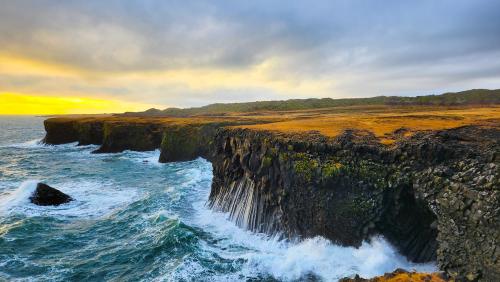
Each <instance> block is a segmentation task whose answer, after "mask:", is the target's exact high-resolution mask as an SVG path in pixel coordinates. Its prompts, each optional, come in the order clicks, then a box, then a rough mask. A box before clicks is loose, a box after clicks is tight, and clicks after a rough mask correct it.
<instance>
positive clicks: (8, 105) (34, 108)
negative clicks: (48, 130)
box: [0, 93, 155, 115]
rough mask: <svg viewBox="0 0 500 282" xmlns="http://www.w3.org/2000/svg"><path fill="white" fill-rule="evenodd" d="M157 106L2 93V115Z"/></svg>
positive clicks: (94, 112)
mask: <svg viewBox="0 0 500 282" xmlns="http://www.w3.org/2000/svg"><path fill="white" fill-rule="evenodd" d="M154 106H155V105H148V104H141V103H130V102H123V101H116V100H106V99H93V98H83V97H52V96H37V95H24V94H14V93H0V114H3V115H23V114H43V115H46V114H97V113H117V112H125V111H143V110H146V109H148V108H151V107H154Z"/></svg>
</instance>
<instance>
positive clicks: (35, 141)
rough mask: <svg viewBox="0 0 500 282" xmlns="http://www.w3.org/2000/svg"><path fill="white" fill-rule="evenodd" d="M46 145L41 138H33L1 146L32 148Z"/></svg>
mask: <svg viewBox="0 0 500 282" xmlns="http://www.w3.org/2000/svg"><path fill="white" fill-rule="evenodd" d="M43 146H46V145H45V144H44V143H43V142H42V140H41V139H33V140H30V141H27V142H21V143H14V144H7V145H2V146H0V147H2V148H21V149H30V148H39V147H43Z"/></svg>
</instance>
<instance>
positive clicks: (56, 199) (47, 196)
mask: <svg viewBox="0 0 500 282" xmlns="http://www.w3.org/2000/svg"><path fill="white" fill-rule="evenodd" d="M30 201H31V202H32V203H33V204H35V205H39V206H59V205H62V204H65V203H69V202H71V201H73V198H71V197H70V196H68V195H66V194H64V193H63V192H61V191H59V190H57V189H55V188H52V187H50V186H49V185H47V184H44V183H38V184H37V185H36V189H35V191H34V192H33V194H32V195H31V197H30Z"/></svg>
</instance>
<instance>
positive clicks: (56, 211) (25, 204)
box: [0, 180, 138, 217]
mask: <svg viewBox="0 0 500 282" xmlns="http://www.w3.org/2000/svg"><path fill="white" fill-rule="evenodd" d="M37 183H38V181H36V180H29V181H25V182H23V183H22V184H21V185H20V186H19V187H18V188H17V189H15V190H14V191H12V192H8V193H7V194H6V195H3V196H0V212H2V213H20V214H24V215H27V216H66V217H96V216H103V215H106V214H109V213H111V212H112V211H114V210H116V209H119V208H121V207H123V206H125V205H127V204H128V203H131V202H133V201H135V200H137V199H138V191H137V190H136V189H133V188H123V189H119V188H117V187H115V185H113V184H112V183H104V182H92V181H83V182H66V183H55V184H52V183H51V185H53V186H54V187H56V188H57V189H58V190H61V191H62V192H64V193H66V194H68V195H70V196H71V197H72V198H73V199H74V201H71V202H69V203H67V204H62V205H59V206H37V205H34V204H32V203H31V202H30V201H29V197H30V196H31V194H33V192H34V190H35V188H36V184H37Z"/></svg>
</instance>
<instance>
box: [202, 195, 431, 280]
mask: <svg viewBox="0 0 500 282" xmlns="http://www.w3.org/2000/svg"><path fill="white" fill-rule="evenodd" d="M196 210H197V211H198V215H197V217H196V218H195V219H194V221H195V224H196V225H198V226H201V227H203V228H204V229H205V230H207V231H210V232H211V233H212V234H214V235H215V237H216V238H217V239H218V240H219V241H218V243H217V246H215V247H214V246H209V245H208V244H205V245H204V248H207V249H209V250H210V251H214V252H217V253H218V255H219V256H221V257H223V258H227V259H244V260H245V261H246V263H245V265H244V267H243V269H242V271H241V274H242V275H243V276H246V277H256V276H259V275H271V276H272V277H274V278H276V279H280V280H285V281H291V280H300V279H304V277H306V276H307V275H314V276H316V277H319V278H320V279H322V280H325V281H335V280H337V279H339V278H342V277H345V276H350V275H354V274H359V275H361V276H363V277H372V276H376V275H382V274H384V273H385V272H390V271H393V270H394V269H396V268H398V267H401V268H405V269H410V270H411V269H416V270H419V271H436V270H437V269H436V266H435V265H434V264H432V263H429V264H413V263H410V262H408V261H407V260H406V259H405V258H404V257H403V256H401V255H399V254H398V253H397V252H396V250H395V249H394V247H393V246H391V245H390V244H389V243H388V242H387V241H386V240H385V239H384V238H382V237H374V238H372V240H371V241H370V242H364V243H363V244H362V246H361V247H359V248H354V247H342V246H339V245H335V244H333V243H332V242H331V241H329V240H327V239H325V238H322V237H315V238H310V239H306V240H303V241H301V242H290V241H285V240H279V239H278V237H277V236H276V237H270V236H267V235H264V234H256V233H253V232H250V231H246V230H243V229H240V228H239V227H237V226H236V225H235V224H234V223H233V222H230V221H228V219H227V218H228V215H227V214H224V213H218V212H213V211H211V210H209V209H207V208H206V207H205V205H204V204H203V203H202V202H199V203H196ZM235 246H239V248H235Z"/></svg>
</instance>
